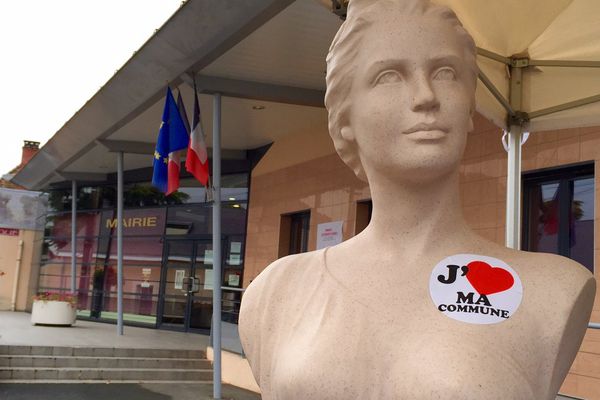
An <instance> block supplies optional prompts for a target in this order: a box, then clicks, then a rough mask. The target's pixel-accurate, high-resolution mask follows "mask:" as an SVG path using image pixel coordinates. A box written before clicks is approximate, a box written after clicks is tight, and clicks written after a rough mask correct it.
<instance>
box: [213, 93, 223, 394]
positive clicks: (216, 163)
mask: <svg viewBox="0 0 600 400" xmlns="http://www.w3.org/2000/svg"><path fill="white" fill-rule="evenodd" d="M212 153H213V187H214V195H213V210H212V219H213V223H212V227H213V232H212V247H213V315H212V319H213V322H212V328H213V329H212V331H213V355H214V359H213V398H214V399H220V398H221V94H220V93H215V95H214V97H213V149H212Z"/></svg>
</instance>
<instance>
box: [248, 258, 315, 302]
mask: <svg viewBox="0 0 600 400" xmlns="http://www.w3.org/2000/svg"><path fill="white" fill-rule="evenodd" d="M322 259H323V254H322V251H321V250H317V251H311V252H307V253H300V254H293V255H289V256H286V257H283V258H280V259H278V260H275V261H273V262H272V263H271V264H269V266H267V267H266V268H265V269H264V270H263V271H262V272H261V273H260V274H259V275H258V276H257V277H256V278H255V279H254V280H253V281H252V282H251V283H250V285H248V287H247V288H246V292H245V293H244V299H246V300H245V301H248V302H251V301H252V302H255V301H258V299H259V298H265V297H266V298H271V297H272V296H273V295H277V294H289V292H290V291H294V290H295V288H297V287H298V286H300V287H301V286H303V285H302V283H303V282H305V281H306V280H307V279H310V278H311V276H312V277H314V273H315V272H317V271H319V270H320V269H321V267H322V266H323V265H322V262H321V261H322ZM269 301H272V299H270V300H269Z"/></svg>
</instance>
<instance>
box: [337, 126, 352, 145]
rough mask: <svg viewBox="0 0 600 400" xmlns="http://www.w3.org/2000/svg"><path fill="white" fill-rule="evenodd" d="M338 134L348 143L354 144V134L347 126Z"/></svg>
mask: <svg viewBox="0 0 600 400" xmlns="http://www.w3.org/2000/svg"><path fill="white" fill-rule="evenodd" d="M340 134H341V135H342V138H343V139H344V140H347V141H348V142H354V132H352V129H351V128H350V127H349V126H345V127H343V128H342V129H341V130H340Z"/></svg>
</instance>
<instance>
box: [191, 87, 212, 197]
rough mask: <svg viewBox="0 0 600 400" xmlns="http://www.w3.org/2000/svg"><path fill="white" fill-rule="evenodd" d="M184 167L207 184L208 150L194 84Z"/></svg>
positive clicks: (202, 182)
mask: <svg viewBox="0 0 600 400" xmlns="http://www.w3.org/2000/svg"><path fill="white" fill-rule="evenodd" d="M185 169H186V170H187V171H188V172H189V173H190V174H192V175H194V177H195V178H196V179H197V180H198V181H199V182H200V183H201V184H203V185H204V186H207V185H208V177H209V171H208V150H207V148H206V142H205V141H204V131H203V130H202V121H201V120H200V105H199V104H198V93H197V92H196V85H195V84H194V115H193V117H192V133H191V134H190V144H189V146H188V152H187V157H186V159H185Z"/></svg>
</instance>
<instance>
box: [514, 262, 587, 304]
mask: <svg viewBox="0 0 600 400" xmlns="http://www.w3.org/2000/svg"><path fill="white" fill-rule="evenodd" d="M515 253H516V255H515V258H514V260H515V264H516V265H517V266H518V267H520V273H521V274H524V275H525V276H524V278H526V280H527V281H528V282H530V284H531V285H535V286H534V287H536V288H538V291H539V292H540V293H544V294H545V295H548V296H549V297H548V298H553V299H556V300H561V302H562V303H563V304H565V306H569V304H572V302H573V301H576V298H577V297H578V296H580V295H581V294H582V293H584V294H585V293H587V294H589V292H590V291H592V292H593V293H595V288H596V280H595V279H594V276H593V275H592V273H591V272H590V271H589V270H588V269H587V268H585V267H584V266H583V265H581V264H579V263H578V262H576V261H573V260H571V259H569V258H566V257H563V256H559V255H556V254H549V253H532V252H526V251H519V252H515ZM593 293H592V294H593ZM569 299H570V300H572V301H568V300H569Z"/></svg>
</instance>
